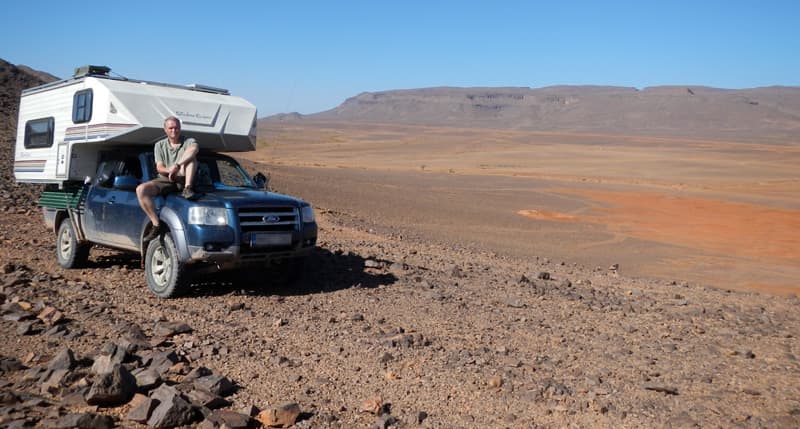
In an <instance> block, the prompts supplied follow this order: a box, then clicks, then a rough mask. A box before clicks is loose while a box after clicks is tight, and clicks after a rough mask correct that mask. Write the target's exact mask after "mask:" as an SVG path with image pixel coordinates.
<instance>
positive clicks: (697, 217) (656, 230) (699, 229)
mask: <svg viewBox="0 0 800 429" xmlns="http://www.w3.org/2000/svg"><path fill="white" fill-rule="evenodd" d="M570 192H571V193H578V194H581V195H584V196H588V197H590V198H592V199H593V200H595V201H600V202H603V203H606V204H610V207H603V208H595V209H594V211H595V212H597V213H599V214H600V216H591V217H588V219H587V220H592V221H594V222H599V223H605V224H608V225H609V226H611V227H612V229H614V230H615V231H617V232H619V233H622V234H625V235H628V236H631V237H637V238H641V239H645V240H655V241H659V242H663V243H670V244H675V245H681V246H688V247H692V248H697V249H702V250H707V251H714V252H719V253H723V254H727V255H736V256H741V257H747V258H753V259H761V258H768V259H778V260H782V261H783V262H790V263H791V262H793V263H795V264H800V210H787V209H776V208H771V207H764V206H759V205H754V204H745V203H736V202H730V201H724V200H717V199H710V198H698V197H681V196H670V195H664V194H660V193H641V192H635V193H628V192H609V191H576V190H571V191H570Z"/></svg>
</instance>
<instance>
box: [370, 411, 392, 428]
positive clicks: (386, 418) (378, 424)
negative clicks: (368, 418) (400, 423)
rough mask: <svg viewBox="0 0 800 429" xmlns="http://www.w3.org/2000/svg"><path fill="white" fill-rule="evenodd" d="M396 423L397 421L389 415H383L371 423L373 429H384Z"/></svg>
mask: <svg viewBox="0 0 800 429" xmlns="http://www.w3.org/2000/svg"><path fill="white" fill-rule="evenodd" d="M395 423H397V419H396V418H394V416H392V415H391V414H384V415H382V416H380V417H378V420H376V421H375V423H373V425H372V427H373V428H375V429H386V428H388V427H389V426H391V425H393V424H395Z"/></svg>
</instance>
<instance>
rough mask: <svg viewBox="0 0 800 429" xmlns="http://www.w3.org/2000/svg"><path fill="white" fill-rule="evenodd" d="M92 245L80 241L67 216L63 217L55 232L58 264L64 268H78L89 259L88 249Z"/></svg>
mask: <svg viewBox="0 0 800 429" xmlns="http://www.w3.org/2000/svg"><path fill="white" fill-rule="evenodd" d="M91 247H92V245H91V244H89V243H81V242H79V241H78V236H77V235H76V234H75V229H74V228H73V227H72V222H71V221H70V220H69V218H65V219H64V220H62V221H61V224H60V225H59V226H58V232H57V233H56V259H57V260H58V265H61V266H62V267H64V268H80V267H82V266H84V265H86V261H87V260H88V259H89V249H91Z"/></svg>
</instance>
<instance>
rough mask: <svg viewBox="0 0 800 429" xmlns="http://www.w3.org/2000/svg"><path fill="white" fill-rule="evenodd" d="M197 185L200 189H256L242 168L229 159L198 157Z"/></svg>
mask: <svg viewBox="0 0 800 429" xmlns="http://www.w3.org/2000/svg"><path fill="white" fill-rule="evenodd" d="M198 161H199V163H198V165H197V185H198V187H200V188H217V189H224V188H256V187H257V186H256V184H255V183H254V182H253V180H252V179H250V177H248V176H247V173H246V172H245V171H244V169H242V167H241V166H240V165H239V164H238V163H237V162H236V161H233V160H232V159H228V158H206V157H198Z"/></svg>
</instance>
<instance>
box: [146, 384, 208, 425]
mask: <svg viewBox="0 0 800 429" xmlns="http://www.w3.org/2000/svg"><path fill="white" fill-rule="evenodd" d="M162 387H163V386H162ZM158 390H159V389H156V391H158ZM175 392H176V393H174V394H170V393H169V392H167V391H163V392H161V393H162V394H160V395H159V398H158V400H159V401H160V402H159V404H158V406H157V407H156V408H155V409H154V410H153V412H152V413H151V415H150V418H149V419H148V420H147V424H148V425H149V426H151V427H154V428H171V427H175V426H183V425H188V424H191V423H193V422H194V421H196V420H197V419H198V413H197V411H196V410H195V409H194V407H192V405H191V404H190V403H189V402H188V401H186V400H185V399H183V398H182V397H181V396H180V395H179V394H177V391H175ZM154 399H155V398H154Z"/></svg>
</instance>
